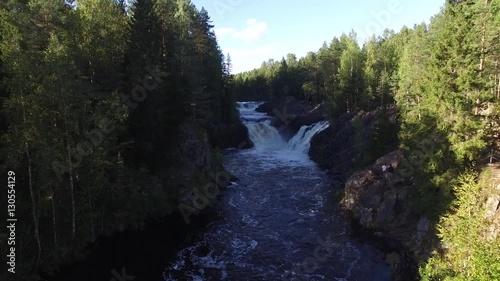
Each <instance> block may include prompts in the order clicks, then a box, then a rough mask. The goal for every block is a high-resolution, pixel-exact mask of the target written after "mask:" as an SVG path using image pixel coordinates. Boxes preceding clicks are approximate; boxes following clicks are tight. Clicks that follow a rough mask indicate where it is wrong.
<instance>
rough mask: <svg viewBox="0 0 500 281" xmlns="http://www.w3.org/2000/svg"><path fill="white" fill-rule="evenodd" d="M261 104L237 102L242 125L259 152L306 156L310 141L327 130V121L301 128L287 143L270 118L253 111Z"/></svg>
mask: <svg viewBox="0 0 500 281" xmlns="http://www.w3.org/2000/svg"><path fill="white" fill-rule="evenodd" d="M261 104H263V103H262V102H239V103H238V110H239V111H240V116H241V120H242V122H243V124H244V125H245V126H246V127H247V128H248V133H249V137H250V139H251V140H252V142H253V143H254V145H255V149H256V150H257V151H260V152H265V153H270V152H281V153H284V154H287V155H295V156H297V157H303V156H307V153H308V152H309V148H310V146H311V139H312V138H313V137H314V135H316V134H317V133H319V132H321V131H323V130H324V129H326V128H328V126H329V123H328V121H322V122H318V123H316V124H312V125H309V126H302V127H301V128H300V130H299V131H298V132H297V134H295V136H293V137H292V138H291V139H290V140H289V141H288V142H286V141H285V140H284V139H283V138H282V137H281V135H280V134H279V132H278V130H277V129H276V128H274V127H273V126H272V125H271V117H269V116H267V115H266V114H265V113H261V112H257V111H255V109H257V107H259V106H260V105H261Z"/></svg>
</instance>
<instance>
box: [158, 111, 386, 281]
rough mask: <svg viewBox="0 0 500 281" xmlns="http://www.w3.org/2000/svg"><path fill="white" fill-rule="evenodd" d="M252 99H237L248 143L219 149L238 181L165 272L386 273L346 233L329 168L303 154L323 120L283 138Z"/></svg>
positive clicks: (333, 276)
mask: <svg viewBox="0 0 500 281" xmlns="http://www.w3.org/2000/svg"><path fill="white" fill-rule="evenodd" d="M259 104H260V103H257V102H246V103H238V108H239V111H240V115H241V118H242V121H243V122H244V124H245V125H246V126H247V127H248V129H249V135H250V138H251V140H252V141H253V142H254V144H255V147H254V148H253V149H250V150H245V151H235V150H233V151H228V152H227V153H226V156H225V160H224V166H225V168H226V169H227V170H228V171H229V172H230V173H231V174H233V175H234V176H236V177H237V178H238V181H237V182H234V183H232V185H230V186H229V187H228V189H227V190H226V191H224V194H223V195H222V198H221V199H220V200H218V202H217V204H216V206H215V207H214V208H215V209H216V210H217V212H218V214H219V216H218V217H219V219H217V220H215V221H213V222H211V223H210V224H209V225H208V226H207V228H206V229H204V230H203V231H200V232H198V233H196V234H194V235H193V236H191V237H189V238H187V239H188V240H189V241H192V242H191V243H187V245H185V247H184V248H183V249H181V250H180V251H179V252H178V253H177V259H176V260H175V261H174V262H173V263H172V264H170V265H168V266H167V268H166V270H165V272H164V279H165V280H356V281H363V280H374V281H375V280H380V281H382V280H391V279H390V266H389V265H388V264H387V263H386V262H385V261H384V258H385V255H384V253H382V252H381V251H379V250H378V249H377V248H375V247H373V246H372V245H370V244H369V243H368V242H363V241H361V240H356V239H355V238H353V237H351V236H350V235H349V226H348V224H347V222H346V221H345V219H344V218H343V217H342V216H341V215H340V213H341V212H340V210H339V207H338V203H337V202H336V199H335V195H334V188H332V186H331V183H330V180H329V177H328V175H327V174H326V172H325V171H322V170H320V169H319V168H318V167H317V166H316V165H315V163H314V162H312V161H311V160H309V157H308V156H307V152H308V150H309V142H310V140H311V138H312V137H313V136H314V134H316V133H317V132H319V131H321V130H323V129H325V128H326V127H328V123H327V122H321V123H317V124H315V125H312V126H307V127H303V128H301V129H300V131H299V132H298V133H297V134H296V135H295V136H294V137H293V138H292V139H290V140H289V141H288V142H285V141H284V140H283V139H282V138H281V136H280V135H279V133H278V131H277V130H276V129H275V128H273V127H272V126H271V125H270V124H271V121H270V118H269V117H267V116H266V115H264V114H263V113H258V112H256V111H255V109H256V108H257V106H258V105H259Z"/></svg>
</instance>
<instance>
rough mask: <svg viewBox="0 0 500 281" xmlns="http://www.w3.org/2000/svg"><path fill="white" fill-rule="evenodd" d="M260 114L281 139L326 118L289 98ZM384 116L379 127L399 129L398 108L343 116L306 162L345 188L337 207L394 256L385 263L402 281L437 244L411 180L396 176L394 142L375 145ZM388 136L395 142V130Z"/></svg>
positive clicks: (315, 141) (320, 136) (314, 108)
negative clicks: (267, 117)
mask: <svg viewBox="0 0 500 281" xmlns="http://www.w3.org/2000/svg"><path fill="white" fill-rule="evenodd" d="M279 109H282V110H281V111H279ZM285 109H286V111H285ZM259 111H261V112H266V113H268V114H269V115H271V116H273V117H274V118H275V120H276V122H273V125H274V126H275V127H277V128H278V129H279V130H280V132H282V134H283V136H284V137H285V138H287V136H288V135H289V134H292V133H295V132H296V131H297V130H298V129H299V128H300V126H303V125H308V124H310V123H308V122H312V123H314V122H318V121H321V120H324V118H325V117H324V116H325V115H326V114H325V110H324V109H323V108H322V106H314V105H310V104H306V103H304V102H297V101H295V100H294V99H292V98H288V99H286V100H284V101H272V102H268V103H265V104H263V105H262V106H261V107H260V108H259ZM280 113H282V114H281V115H280ZM382 114H384V116H386V117H387V118H385V119H383V122H385V123H384V124H383V125H385V126H387V125H389V126H392V127H393V128H396V127H397V116H398V109H397V108H396V107H388V108H387V109H386V111H384V112H382V110H381V109H379V110H375V111H371V112H363V111H362V112H359V113H357V114H353V113H350V114H344V115H342V116H340V117H339V118H337V119H335V120H332V121H330V122H331V124H330V127H329V128H328V129H326V130H324V131H322V132H320V133H318V134H317V135H316V136H314V138H313V139H312V141H311V148H310V151H309V156H310V157H311V159H312V160H313V161H315V162H316V163H317V164H318V165H319V166H320V167H321V168H324V169H327V170H328V171H329V173H330V175H331V176H332V181H333V182H336V183H338V184H340V185H341V186H343V187H344V190H343V196H342V197H343V198H342V200H341V206H342V208H343V209H344V210H345V211H346V215H347V216H348V217H349V218H350V219H351V221H352V223H353V226H354V227H355V228H356V229H357V230H359V231H360V232H362V233H364V234H368V235H370V236H372V237H373V239H377V240H379V241H381V243H382V244H384V245H385V246H386V247H387V248H390V249H396V250H398V251H397V252H399V253H394V254H390V255H388V262H390V263H391V264H393V265H394V268H395V271H394V278H395V280H406V279H405V278H408V275H407V273H408V272H406V273H405V272H404V271H408V270H409V269H411V270H412V271H414V273H415V274H416V264H417V263H418V262H420V261H425V260H426V259H427V258H428V257H429V256H430V254H431V251H432V250H433V249H435V248H436V247H437V244H438V239H437V237H436V235H435V233H434V225H433V223H432V222H431V220H429V219H428V218H426V217H421V216H419V215H418V214H417V213H416V210H415V206H414V201H413V200H412V199H411V198H412V191H413V184H412V182H411V180H410V179H408V178H404V177H402V176H400V175H399V173H398V169H399V168H400V166H401V162H402V161H403V159H404V156H403V152H402V151H401V150H398V149H397V148H398V142H397V137H392V138H391V137H390V136H386V138H385V142H386V143H385V145H384V146H383V148H380V146H377V145H378V143H374V142H377V141H378V140H376V138H377V134H380V127H381V118H380V117H381V115H382ZM280 116H281V117H283V116H288V117H289V119H284V118H281V119H280ZM283 120H285V121H283ZM391 134H394V136H396V134H397V129H395V130H393V132H391ZM405 257H406V259H407V261H406V262H404V260H405Z"/></svg>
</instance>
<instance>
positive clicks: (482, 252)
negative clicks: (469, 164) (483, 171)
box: [420, 172, 500, 281]
mask: <svg viewBox="0 0 500 281" xmlns="http://www.w3.org/2000/svg"><path fill="white" fill-rule="evenodd" d="M487 189H488V188H487V185H485V184H484V182H478V181H477V174H475V173H471V172H469V173H465V174H463V175H462V176H460V178H459V180H458V183H457V185H455V187H454V191H455V194H456V200H454V202H453V204H452V209H451V211H450V212H448V213H447V214H446V215H444V216H443V217H442V218H441V221H440V223H439V225H438V227H437V229H438V231H439V234H438V235H439V237H440V238H441V240H442V243H443V245H445V246H446V249H445V250H444V252H442V253H437V252H435V253H434V256H433V257H432V258H431V259H429V261H428V262H427V263H426V264H425V266H423V267H422V268H421V269H420V274H421V276H422V280H426V281H427V280H428V281H430V280H500V256H499V255H498V253H499V251H500V237H496V238H495V239H494V240H491V239H488V238H487V236H488V234H487V233H488V231H489V227H490V225H491V221H490V219H489V218H487V217H486V216H485V205H484V202H485V200H486V198H485V196H484V195H485V194H487V193H486V192H485V191H487Z"/></svg>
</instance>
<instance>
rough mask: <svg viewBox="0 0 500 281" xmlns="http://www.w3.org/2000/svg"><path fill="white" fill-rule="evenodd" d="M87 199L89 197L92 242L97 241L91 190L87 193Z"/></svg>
mask: <svg viewBox="0 0 500 281" xmlns="http://www.w3.org/2000/svg"><path fill="white" fill-rule="evenodd" d="M89 189H90V187H89ZM87 197H88V200H89V210H90V233H91V235H92V241H94V239H95V233H94V213H93V211H92V193H91V191H90V190H89V191H88V192H87Z"/></svg>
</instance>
